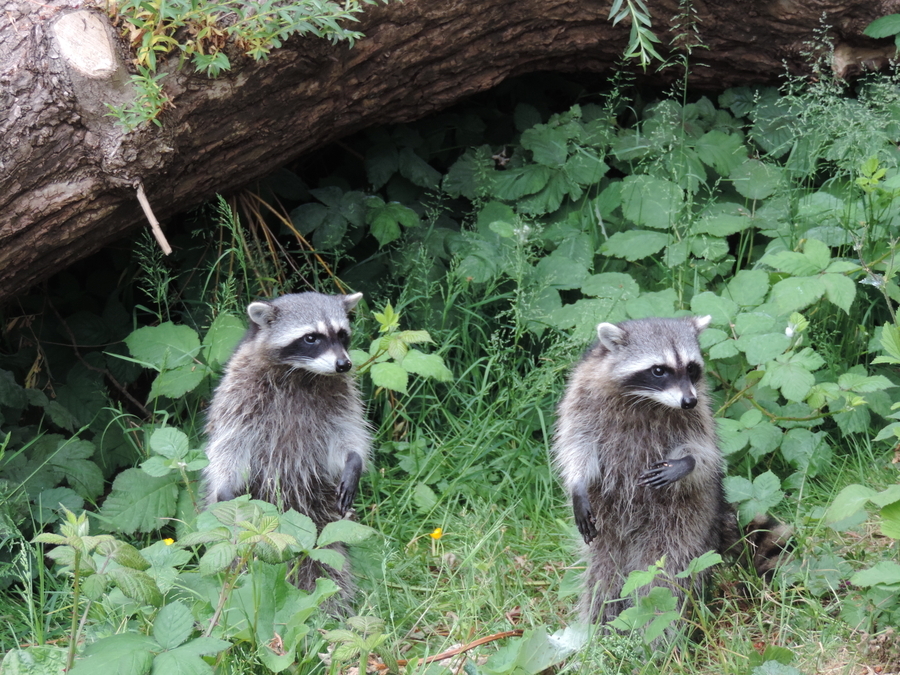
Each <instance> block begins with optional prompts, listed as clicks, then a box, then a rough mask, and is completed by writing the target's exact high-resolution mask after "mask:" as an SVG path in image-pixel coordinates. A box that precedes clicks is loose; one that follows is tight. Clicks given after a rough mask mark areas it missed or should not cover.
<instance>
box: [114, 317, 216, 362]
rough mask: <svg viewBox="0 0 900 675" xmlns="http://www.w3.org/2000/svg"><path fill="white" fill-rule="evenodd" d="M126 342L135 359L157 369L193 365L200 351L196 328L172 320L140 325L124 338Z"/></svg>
mask: <svg viewBox="0 0 900 675" xmlns="http://www.w3.org/2000/svg"><path fill="white" fill-rule="evenodd" d="M125 344H126V345H128V350H129V351H130V352H131V355H132V356H133V357H134V358H135V359H137V360H138V361H142V362H144V363H147V364H149V365H151V366H152V367H153V368H155V369H156V370H163V369H165V368H175V367H177V366H182V365H187V364H190V363H192V362H193V359H194V357H195V356H197V354H199V353H200V338H199V337H198V336H197V331H195V330H194V329H193V328H191V327H189V326H176V325H175V324H174V323H172V322H171V321H166V322H165V323H161V324H159V325H158V326H145V327H143V328H138V329H137V330H136V331H134V332H133V333H131V334H130V335H128V337H126V338H125Z"/></svg>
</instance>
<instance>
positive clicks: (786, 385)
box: [748, 357, 816, 402]
mask: <svg viewBox="0 0 900 675" xmlns="http://www.w3.org/2000/svg"><path fill="white" fill-rule="evenodd" d="M748 360H749V357H748ZM815 383H816V378H815V376H814V375H813V374H812V373H811V372H809V370H807V369H806V368H804V367H803V366H802V365H800V364H798V363H795V362H793V361H786V362H785V361H781V360H775V361H769V362H768V363H767V364H766V374H765V375H764V376H763V378H762V379H761V380H760V382H759V384H760V386H763V387H772V388H773V389H780V390H781V393H782V395H783V396H784V397H785V398H786V399H788V400H789V401H797V402H802V401H803V400H804V399H805V398H806V396H807V395H808V394H809V392H810V390H811V389H812V386H813V385H814V384H815Z"/></svg>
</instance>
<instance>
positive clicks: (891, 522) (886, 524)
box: [879, 501, 900, 539]
mask: <svg viewBox="0 0 900 675" xmlns="http://www.w3.org/2000/svg"><path fill="white" fill-rule="evenodd" d="M879 515H880V516H881V528H880V529H881V534H883V535H884V536H885V537H890V538H891V539H900V501H896V502H893V503H892V504H888V505H887V506H884V507H882V509H881V512H880V513H879Z"/></svg>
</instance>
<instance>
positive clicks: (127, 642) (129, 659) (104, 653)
mask: <svg viewBox="0 0 900 675" xmlns="http://www.w3.org/2000/svg"><path fill="white" fill-rule="evenodd" d="M158 649H159V646H158V645H157V644H156V642H155V641H154V640H153V639H152V638H150V637H147V636H146V635H141V634H140V633H119V634H118V635H111V636H109V637H105V638H101V639H99V640H97V641H96V642H92V643H91V644H89V645H87V646H86V647H85V648H84V651H83V652H82V654H81V656H82V658H80V659H77V660H76V661H75V666H74V667H73V668H72V670H70V671H69V672H68V673H67V675H98V674H100V673H103V674H105V673H115V674H116V675H120V674H121V675H126V674H127V675H144V674H145V673H149V672H150V667H151V665H152V664H153V654H154V652H155V651H156V650H158Z"/></svg>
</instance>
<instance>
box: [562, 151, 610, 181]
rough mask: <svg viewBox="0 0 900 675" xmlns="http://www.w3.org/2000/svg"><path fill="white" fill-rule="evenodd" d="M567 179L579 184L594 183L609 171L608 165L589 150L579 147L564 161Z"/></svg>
mask: <svg viewBox="0 0 900 675" xmlns="http://www.w3.org/2000/svg"><path fill="white" fill-rule="evenodd" d="M565 170H566V174H567V175H568V177H569V180H571V181H574V182H575V183H578V184H579V185H594V184H596V183H599V182H600V179H601V178H603V176H605V175H606V172H607V171H609V166H608V165H607V164H606V162H604V161H603V160H602V159H601V158H600V156H599V155H597V154H595V153H594V152H593V151H591V150H585V149H583V148H582V149H579V151H578V152H576V153H575V154H574V155H572V156H571V157H570V158H569V160H568V161H567V162H566V166H565Z"/></svg>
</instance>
